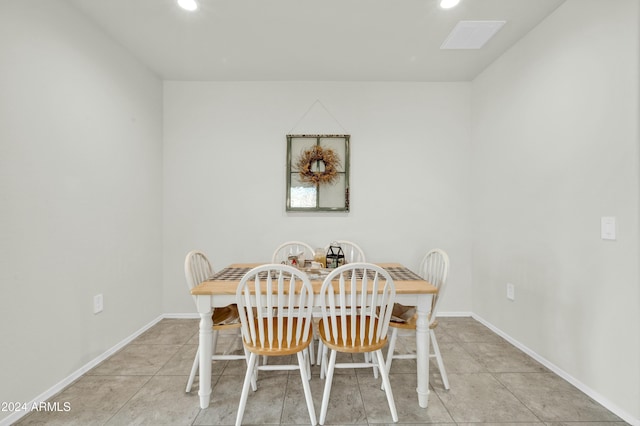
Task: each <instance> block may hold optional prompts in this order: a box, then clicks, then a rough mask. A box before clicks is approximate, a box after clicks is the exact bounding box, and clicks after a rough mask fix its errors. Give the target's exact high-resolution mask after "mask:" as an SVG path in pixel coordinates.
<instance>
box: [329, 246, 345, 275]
mask: <svg viewBox="0 0 640 426" xmlns="http://www.w3.org/2000/svg"><path fill="white" fill-rule="evenodd" d="M342 265H344V252H343V251H342V247H340V245H339V244H338V243H336V242H333V243H331V244H330V245H329V250H327V268H330V269H331V268H337V267H339V266H342Z"/></svg>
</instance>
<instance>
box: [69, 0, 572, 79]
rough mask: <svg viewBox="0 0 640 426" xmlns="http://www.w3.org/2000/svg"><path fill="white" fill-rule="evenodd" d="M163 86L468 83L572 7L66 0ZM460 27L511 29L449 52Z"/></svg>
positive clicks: (489, 1)
mask: <svg viewBox="0 0 640 426" xmlns="http://www.w3.org/2000/svg"><path fill="white" fill-rule="evenodd" d="M67 1H69V2H70V3H72V4H74V5H75V6H77V7H78V8H79V9H80V10H82V11H83V12H84V13H85V14H86V15H88V16H89V18H90V19H92V20H93V21H95V23H96V24H97V25H98V26H100V27H102V28H103V29H104V30H105V31H106V32H107V33H108V34H110V35H111V37H113V38H114V39H115V40H117V41H118V42H119V43H120V44H121V45H123V46H124V47H125V48H127V49H128V50H130V51H131V52H132V53H133V54H134V55H135V56H136V57H138V58H139V59H140V60H141V61H142V62H143V63H145V64H146V65H147V66H148V67H149V68H150V69H151V70H153V71H154V72H155V73H156V74H157V75H158V76H160V77H161V78H163V79H164V80H285V81H286V80H308V81H327V80H333V81H469V80H472V79H473V78H474V77H475V76H476V75H478V73H480V72H481V71H482V70H483V69H484V68H486V67H487V65H489V64H490V63H491V62H492V61H494V60H495V59H496V58H497V57H499V56H500V55H501V54H502V53H504V51H505V50H507V49H508V48H509V47H510V46H512V45H513V44H514V43H515V42H516V41H518V40H519V39H520V38H522V37H523V36H524V35H525V34H526V33H527V32H528V31H530V30H531V29H532V28H533V27H534V26H536V25H537V24H538V23H540V21H542V20H543V19H544V18H545V17H546V16H548V15H549V14H550V13H551V12H553V11H554V10H555V9H556V8H557V7H558V6H559V5H560V4H562V3H563V2H564V0H462V1H461V3H460V5H458V6H457V7H456V8H454V9H450V10H443V9H441V8H440V7H439V6H438V1H437V0H199V4H200V9H199V10H198V11H197V12H187V11H184V10H182V9H180V8H179V7H178V6H177V4H176V2H175V0H67ZM460 20H505V21H507V23H506V24H505V25H504V27H503V28H502V29H501V30H500V31H499V32H498V33H497V34H496V36H495V37H494V38H493V39H491V40H490V41H489V42H488V43H487V44H486V45H485V46H484V47H483V48H482V49H479V50H440V45H441V44H442V42H443V41H444V40H445V39H446V38H447V36H448V35H449V32H450V31H451V30H452V29H453V28H454V26H455V25H456V24H457V23H458V21H460Z"/></svg>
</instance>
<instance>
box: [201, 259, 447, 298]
mask: <svg viewBox="0 0 640 426" xmlns="http://www.w3.org/2000/svg"><path fill="white" fill-rule="evenodd" d="M260 265H262V263H234V264H232V265H229V266H228V267H227V268H237V269H240V268H242V269H246V268H255V267H256V266H260ZM377 265H378V266H381V267H383V268H404V269H407V268H406V267H405V266H403V265H401V264H400V263H377ZM241 279H242V276H239V277H238V279H237V280H235V279H234V280H224V281H223V280H212V281H205V282H203V283H201V284H199V285H197V286H196V287H194V288H193V289H192V290H191V294H192V295H194V296H211V295H235V294H236V290H237V288H238V283H239V282H240V280H241ZM322 281H323V280H322V279H312V280H311V285H312V286H313V291H314V293H315V294H319V293H320V287H322ZM393 282H394V284H395V286H396V294H435V293H437V292H438V290H437V289H436V288H435V286H433V285H432V284H430V283H428V282H427V281H425V280H423V279H409V280H404V279H400V280H396V279H394V280H393Z"/></svg>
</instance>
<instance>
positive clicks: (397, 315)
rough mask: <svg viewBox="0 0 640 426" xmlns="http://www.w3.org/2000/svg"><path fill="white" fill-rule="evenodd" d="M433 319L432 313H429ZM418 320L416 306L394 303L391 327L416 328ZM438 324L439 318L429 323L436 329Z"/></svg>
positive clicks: (431, 327) (430, 326)
mask: <svg viewBox="0 0 640 426" xmlns="http://www.w3.org/2000/svg"><path fill="white" fill-rule="evenodd" d="M429 319H431V315H429ZM417 321H418V314H417V313H416V307H415V306H405V305H401V304H400V303H395V304H394V305H393V311H392V313H391V322H389V327H394V328H402V329H405V330H415V329H416V322H417ZM437 326H438V320H437V319H436V320H435V321H433V322H432V323H431V324H429V328H430V329H434V328H436V327H437Z"/></svg>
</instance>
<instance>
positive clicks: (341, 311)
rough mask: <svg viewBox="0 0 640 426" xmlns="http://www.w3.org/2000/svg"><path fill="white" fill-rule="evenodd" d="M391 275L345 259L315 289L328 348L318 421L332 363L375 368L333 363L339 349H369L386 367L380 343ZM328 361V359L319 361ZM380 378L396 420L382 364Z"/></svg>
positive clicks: (328, 389)
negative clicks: (317, 292) (318, 289)
mask: <svg viewBox="0 0 640 426" xmlns="http://www.w3.org/2000/svg"><path fill="white" fill-rule="evenodd" d="M395 294H396V290H395V285H394V283H393V279H392V278H391V276H390V275H389V273H388V272H387V271H385V270H384V269H383V268H381V267H379V266H377V265H373V264H370V263H349V264H346V265H343V266H341V267H339V268H336V269H335V270H333V271H332V272H331V273H329V275H328V276H327V277H326V278H325V280H324V282H323V283H322V287H321V290H320V294H319V305H320V307H321V310H322V318H321V320H320V324H319V333H320V339H321V340H322V343H323V344H324V346H325V347H327V348H328V349H330V350H331V355H330V358H329V360H328V363H327V373H326V382H325V386H324V393H323V395H322V408H321V410H320V424H321V425H323V424H324V422H325V420H326V417H327V407H328V405H329V397H330V394H331V385H332V382H333V373H334V370H335V369H336V368H373V367H374V366H375V364H374V363H373V362H370V361H367V360H366V359H365V362H362V363H358V362H352V363H340V364H338V363H336V354H337V353H338V352H346V353H352V354H353V353H373V354H375V356H376V358H377V361H378V365H380V366H384V365H385V362H384V357H383V355H382V348H383V347H384V345H386V343H387V331H388V327H389V321H390V319H391V312H392V309H393V304H394V300H395ZM323 362H327V360H326V359H325V360H323ZM380 375H381V376H382V383H383V386H384V390H385V393H386V396H387V402H388V403H389V409H390V411H391V417H392V418H393V421H394V422H397V421H398V413H397V411H396V406H395V402H394V400H393V392H392V391H391V385H390V383H389V375H388V374H387V371H386V369H385V368H380Z"/></svg>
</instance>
